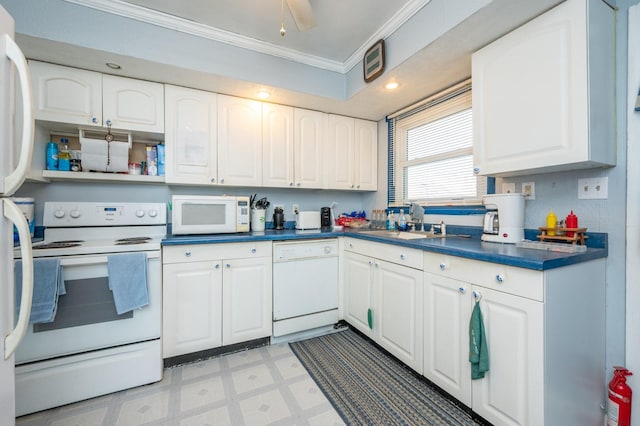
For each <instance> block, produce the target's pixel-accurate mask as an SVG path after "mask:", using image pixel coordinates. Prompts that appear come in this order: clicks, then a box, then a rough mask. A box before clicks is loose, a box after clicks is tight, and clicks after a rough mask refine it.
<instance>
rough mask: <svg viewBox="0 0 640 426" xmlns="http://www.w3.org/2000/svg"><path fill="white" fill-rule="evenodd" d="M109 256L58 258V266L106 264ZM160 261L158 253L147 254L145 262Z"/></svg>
mask: <svg viewBox="0 0 640 426" xmlns="http://www.w3.org/2000/svg"><path fill="white" fill-rule="evenodd" d="M108 258H109V256H78V257H69V258H65V257H62V258H60V266H62V267H64V266H85V265H102V264H106V263H107V261H108ZM151 259H160V252H159V251H158V252H155V251H154V252H147V260H151Z"/></svg>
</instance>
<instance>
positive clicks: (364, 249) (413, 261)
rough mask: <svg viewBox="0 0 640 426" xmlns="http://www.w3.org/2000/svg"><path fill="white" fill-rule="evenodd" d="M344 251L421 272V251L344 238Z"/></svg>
mask: <svg viewBox="0 0 640 426" xmlns="http://www.w3.org/2000/svg"><path fill="white" fill-rule="evenodd" d="M344 249H345V250H346V251H351V252H354V253H359V254H362V255H364V256H371V257H375V258H376V259H380V260H386V261H387V262H391V263H396V264H398V265H403V266H408V267H410V268H415V269H419V270H422V263H423V256H422V250H417V249H413V248H408V247H400V246H395V245H392V244H384V243H376V242H372V241H365V240H360V239H357V238H345V242H344Z"/></svg>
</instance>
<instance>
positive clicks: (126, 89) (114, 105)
mask: <svg viewBox="0 0 640 426" xmlns="http://www.w3.org/2000/svg"><path fill="white" fill-rule="evenodd" d="M29 67H30V69H31V76H32V80H33V90H34V100H35V118H36V119H37V120H43V121H55V122H62V123H69V124H77V125H82V126H107V125H111V126H112V127H113V128H114V129H121V130H131V131H140V132H149V133H164V90H163V85H162V84H161V83H153V82H149V81H142V80H135V79H131V78H124V77H116V76H111V75H103V74H100V73H97V72H92V71H86V70H81V69H77V68H70V67H64V66H60V65H53V64H48V63H44V62H37V61H31V62H30V63H29Z"/></svg>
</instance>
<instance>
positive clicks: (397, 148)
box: [387, 79, 490, 207]
mask: <svg viewBox="0 0 640 426" xmlns="http://www.w3.org/2000/svg"><path fill="white" fill-rule="evenodd" d="M471 95H472V88H471V80H470V79H468V80H465V81H462V82H460V83H458V84H456V85H454V86H452V87H450V88H448V89H445V90H443V91H440V92H438V93H436V94H434V95H432V96H430V97H428V98H426V99H424V100H423V101H421V102H418V103H417V104H415V105H412V106H410V107H407V108H405V109H403V110H401V111H398V112H397V113H395V114H392V115H390V116H388V117H387V121H388V122H389V125H390V129H389V142H390V146H389V155H390V158H389V164H388V165H389V185H388V189H389V193H388V194H387V198H388V205H389V206H390V207H399V206H405V205H407V204H408V203H409V202H417V203H419V204H421V205H423V206H453V205H455V206H461V205H463V206H468V205H481V204H482V195H483V194H480V193H478V195H476V196H471V197H455V198H426V199H415V200H414V199H411V200H408V199H404V187H405V185H406V182H405V180H406V178H405V176H404V168H405V167H410V166H412V165H419V164H425V163H426V162H432V161H439V160H443V159H451V158H456V157H459V156H464V155H473V146H471V147H468V148H462V149H458V150H456V151H452V152H448V153H444V154H434V155H433V156H429V157H428V161H425V157H421V158H420V159H413V160H403V159H405V158H407V149H408V146H407V131H408V130H409V129H412V128H416V127H419V126H420V125H422V124H428V123H429V122H433V121H436V120H438V119H440V118H444V117H447V116H449V115H451V114H455V113H457V112H461V111H464V110H466V109H470V108H471ZM472 114H473V112H472ZM472 117H473V116H472ZM472 119H473V118H472ZM482 178H483V177H478V178H477V179H478V180H480V179H482ZM485 179H486V178H485ZM479 185H480V187H479V188H478V189H479V190H480V192H482V189H483V188H484V193H489V189H490V182H488V179H487V181H485V183H484V184H483V183H481V182H479Z"/></svg>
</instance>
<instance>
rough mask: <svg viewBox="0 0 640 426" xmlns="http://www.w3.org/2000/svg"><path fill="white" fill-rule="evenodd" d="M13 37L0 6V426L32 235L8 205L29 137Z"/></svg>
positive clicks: (5, 417) (27, 309)
mask: <svg viewBox="0 0 640 426" xmlns="http://www.w3.org/2000/svg"><path fill="white" fill-rule="evenodd" d="M14 34H15V26H14V21H13V18H11V16H10V15H9V14H8V13H7V11H6V10H5V9H3V8H2V6H0V340H1V341H0V426H5V425H13V424H15V378H14V376H15V374H14V356H13V353H14V351H15V349H16V347H17V346H18V344H19V343H20V340H21V339H22V337H23V336H24V333H25V332H26V331H27V327H28V325H29V315H30V313H31V298H32V294H33V260H32V259H33V258H32V256H31V234H30V231H29V227H28V225H27V222H26V219H25V217H24V215H23V213H22V211H21V210H20V209H18V207H17V206H16V205H15V204H14V203H13V202H12V201H11V199H10V197H11V195H13V194H14V193H15V191H16V190H17V189H18V188H20V186H21V185H22V183H23V182H24V180H25V176H26V172H27V169H28V167H29V164H30V163H31V152H32V149H33V131H34V129H33V126H34V122H33V102H32V99H33V96H32V94H31V77H30V74H29V69H28V67H27V62H26V60H25V57H24V55H23V54H22V52H21V51H20V49H19V48H18V46H17V45H16V43H15V42H14ZM17 123H18V124H17ZM16 124H17V125H16ZM14 225H15V227H16V228H17V230H18V234H19V236H20V250H21V252H22V259H23V262H22V265H23V271H22V277H23V281H22V300H21V303H20V316H19V318H18V319H17V320H16V319H15V317H14V316H15V312H14V310H15V309H14V305H15V303H14V300H15V299H14V297H15V295H14V284H15V283H14V280H13V277H14V270H13V267H14V260H13V233H14V231H13V230H14ZM25 259H28V260H29V261H25Z"/></svg>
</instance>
